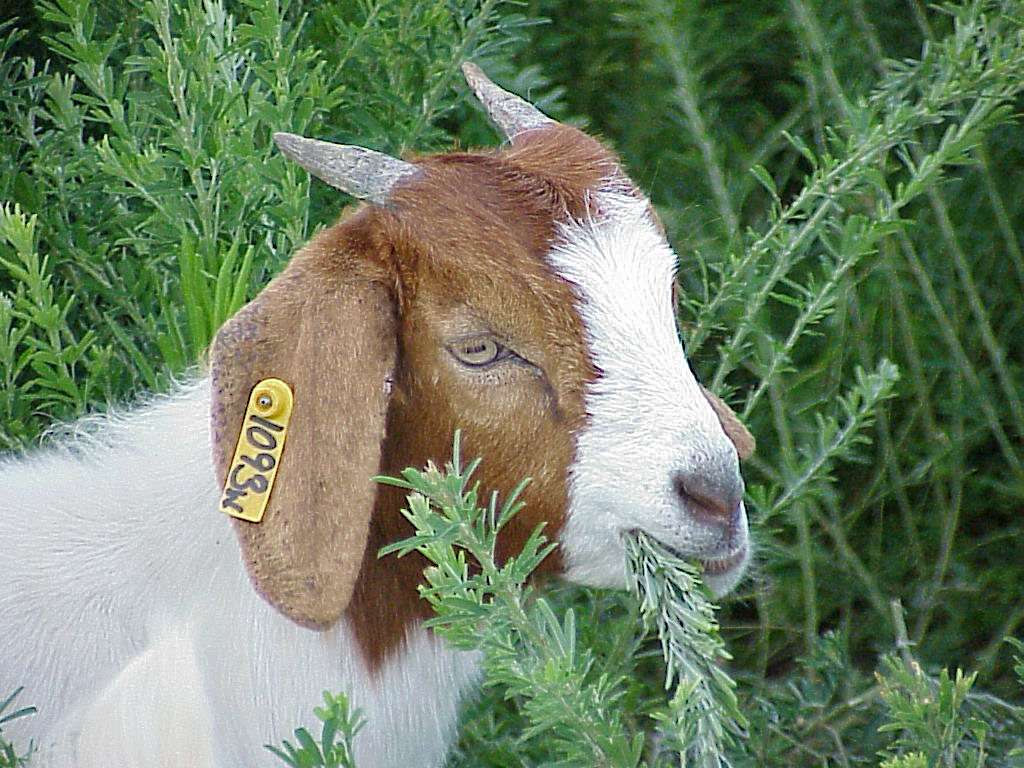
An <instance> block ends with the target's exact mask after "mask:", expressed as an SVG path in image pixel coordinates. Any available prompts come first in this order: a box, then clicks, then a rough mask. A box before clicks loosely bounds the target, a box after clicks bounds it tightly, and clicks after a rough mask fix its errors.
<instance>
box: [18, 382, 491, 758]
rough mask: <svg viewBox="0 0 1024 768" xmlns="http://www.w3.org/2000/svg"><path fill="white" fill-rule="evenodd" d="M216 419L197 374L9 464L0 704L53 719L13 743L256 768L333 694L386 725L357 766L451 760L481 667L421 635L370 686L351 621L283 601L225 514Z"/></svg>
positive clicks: (364, 744) (27, 725)
mask: <svg viewBox="0 0 1024 768" xmlns="http://www.w3.org/2000/svg"><path fill="white" fill-rule="evenodd" d="M208 414H209V387H208V383H207V382H206V381H200V382H197V383H194V384H192V385H189V386H187V387H185V388H183V389H182V390H181V391H180V392H178V393H177V394H175V395H173V396H170V397H167V398H162V399H160V400H159V401H157V402H155V403H153V404H152V405H150V406H149V407H147V408H144V409H142V410H140V411H138V412H136V413H134V414H132V415H131V416H130V417H117V416H114V417H110V418H108V419H99V420H97V419H93V420H91V421H89V422H86V423H85V430H84V434H82V435H80V436H79V437H78V438H77V439H76V440H74V441H72V442H70V443H65V444H64V445H62V446H60V447H55V448H49V449H44V450H41V451H39V452H37V453H36V454H35V455H33V456H30V457H27V458H21V459H19V460H17V461H7V462H5V463H3V464H2V465H0V489H2V497H0V520H2V521H3V537H2V546H0V580H2V584H0V587H2V589H0V616H2V617H3V622H4V625H3V629H2V631H0V693H2V694H3V695H6V694H7V693H9V692H11V691H13V690H14V689H15V688H16V687H18V686H20V685H24V686H25V692H24V693H23V694H22V697H21V698H20V699H19V703H24V704H35V705H36V706H38V707H39V710H40V711H39V713H38V714H36V715H32V716H30V717H25V718H20V719H18V720H14V721H12V722H11V723H8V724H6V725H5V726H4V731H5V735H7V736H9V737H10V738H13V739H14V740H15V741H16V743H18V744H21V745H26V744H27V742H28V739H29V738H31V739H33V740H35V742H36V743H37V744H38V746H39V747H40V752H39V755H38V758H37V759H36V761H35V763H34V764H35V765H39V766H45V768H157V767H159V768H172V766H173V767H174V768H180V767H181V766H189V767H190V768H213V767H214V766H221V767H223V768H235V767H236V766H238V767H242V766H245V767H246V768H255V766H258V765H272V764H275V763H276V762H278V761H277V759H276V758H274V757H273V756H271V755H270V754H269V753H268V752H266V750H264V748H263V746H262V745H264V744H267V743H272V744H280V743H281V740H282V739H284V738H288V739H289V740H292V741H294V737H293V734H292V732H293V730H294V729H295V728H296V727H298V726H305V727H307V728H309V729H310V731H311V732H313V733H318V732H319V722H318V721H316V720H315V718H314V716H313V715H312V712H311V710H312V707H314V706H316V705H318V704H320V703H321V692H322V691H323V690H331V691H333V692H345V693H349V694H351V696H352V699H353V702H352V703H353V705H354V706H358V707H361V708H362V709H363V712H364V715H365V717H366V718H367V719H368V721H369V722H371V723H373V725H374V727H373V728H366V729H364V731H363V733H362V735H361V736H360V737H359V738H358V739H357V748H356V757H357V761H358V765H360V766H362V767H363V768H372V767H373V766H392V765H394V766H402V768H434V767H435V766H438V765H440V764H442V763H443V762H444V757H445V755H446V754H447V751H448V748H449V744H450V742H451V740H452V737H453V735H454V729H455V721H456V714H457V708H458V703H459V700H460V698H461V697H462V695H463V693H464V692H465V691H466V690H467V689H468V688H469V687H470V686H471V685H472V684H473V682H474V681H475V679H476V677H477V674H478V673H477V667H478V665H477V663H476V659H475V658H474V655H473V654H467V653H465V652H459V651H452V650H448V649H446V648H444V647H443V646H442V645H441V644H440V642H439V641H437V640H436V639H435V638H433V637H432V636H430V635H428V634H427V633H426V632H425V631H423V630H422V629H417V630H414V631H413V632H412V633H411V635H410V637H409V638H408V641H409V642H408V645H407V647H406V648H405V649H404V650H403V651H401V652H399V653H398V654H396V655H395V657H394V658H392V659H391V660H390V661H389V662H388V663H387V665H386V666H385V667H384V668H383V670H381V671H380V672H379V677H377V678H375V679H371V678H370V676H369V675H368V674H367V671H366V669H365V668H364V667H363V664H362V662H361V661H360V658H359V656H358V654H357V653H355V651H354V648H355V646H354V643H353V640H352V638H351V637H350V634H349V630H348V629H347V628H346V626H345V625H344V624H340V625H338V626H337V627H335V628H333V629H332V630H330V631H327V632H314V631H310V630H306V629H303V628H301V627H299V626H297V625H296V624H294V623H292V622H291V621H289V620H288V619H286V618H284V617H283V616H281V615H280V614H278V613H277V612H276V611H274V610H273V609H272V608H271V607H270V606H269V605H267V604H266V603H265V602H264V601H263V600H262V599H261V598H260V597H259V596H258V595H257V594H256V593H255V592H254V591H253V589H252V588H251V586H250V585H249V583H248V579H247V576H246V574H245V572H244V568H243V565H242V562H241V558H240V556H239V552H238V546H237V544H236V542H235V537H234V534H233V532H232V530H231V525H230V521H229V519H228V518H227V517H225V516H224V515H221V514H219V513H218V512H217V511H216V509H217V498H218V489H217V488H216V486H215V484H214V482H213V472H212V469H211V466H210V458H209V456H210V445H209V437H208ZM12 630H16V631H12ZM55 653H59V654H60V655H59V657H54V654H55Z"/></svg>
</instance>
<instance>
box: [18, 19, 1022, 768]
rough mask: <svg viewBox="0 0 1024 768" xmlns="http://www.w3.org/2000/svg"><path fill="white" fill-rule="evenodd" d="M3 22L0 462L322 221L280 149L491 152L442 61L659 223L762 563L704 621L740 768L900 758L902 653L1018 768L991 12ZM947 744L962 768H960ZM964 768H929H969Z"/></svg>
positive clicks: (271, 269)
mask: <svg viewBox="0 0 1024 768" xmlns="http://www.w3.org/2000/svg"><path fill="white" fill-rule="evenodd" d="M982 11H984V15H983V16H982V15H979V14H981V12H982ZM3 13H4V14H5V17H4V18H5V19H6V25H5V26H4V28H3V32H2V35H0V37H2V38H3V43H2V51H3V53H2V58H0V94H2V98H0V204H2V205H3V209H2V213H0V377H2V380H0V381H2V383H0V445H2V446H3V447H5V448H9V449H15V448H20V447H23V446H26V445H31V444H32V443H34V442H35V441H36V439H37V435H38V434H39V433H40V432H41V431H42V430H44V429H46V428H47V427H49V426H50V425H52V424H54V423H56V422H59V421H60V420H65V419H68V418H70V417H73V416H75V415H76V414H79V413H81V412H83V411H84V410H86V409H88V408H95V407H103V406H105V405H106V404H108V403H112V402H121V401H123V400H125V399H126V398H129V397H131V396H133V395H135V394H137V393H139V392H142V391H146V390H153V389H165V388H167V387H168V386H169V385H170V383H171V381H172V379H173V378H174V377H175V376H180V375H182V374H183V373H184V372H186V371H187V370H189V368H190V367H192V366H195V365H197V364H201V362H202V356H203V350H204V348H205V345H206V343H207V342H208V340H209V338H210V335H211V333H212V332H213V331H214V330H215V329H216V327H217V325H218V324H219V323H220V322H221V321H222V320H223V319H224V318H225V317H227V316H229V315H230V314H231V312H233V311H234V309H236V308H237V307H238V306H239V305H240V304H241V303H242V302H243V301H244V300H246V299H247V298H248V297H251V296H252V295H254V293H255V292H256V291H258V289H259V287H260V286H261V285H263V284H264V283H265V282H266V280H267V279H268V278H269V276H271V275H272V274H274V273H276V271H277V270H278V269H280V267H281V266H282V265H283V263H284V261H285V260H286V259H287V257H288V255H289V253H290V252H291V251H293V250H294V249H295V248H296V247H297V246H298V245H299V244H301V243H302V242H303V241H304V240H305V239H306V237H307V236H308V235H309V233H310V232H311V231H312V230H313V229H315V228H316V227H319V226H322V225H324V224H325V223H329V222H330V221H331V220H332V219H333V218H334V217H335V216H336V213H337V209H338V196H337V194H335V193H334V192H333V191H328V190H325V189H324V188H323V185H319V184H313V185H311V184H310V183H309V181H308V179H307V178H306V176H305V174H304V173H302V172H300V171H299V170H298V169H296V168H294V167H291V166H289V165H288V164H287V163H286V162H285V161H284V160H283V159H282V158H281V157H280V156H279V155H278V154H277V153H275V152H274V151H273V149H272V147H271V142H270V134H271V133H272V132H273V131H276V130H290V131H293V132H296V133H303V134H306V135H313V136H318V137H322V138H326V139H332V140H336V141H342V142H349V143H356V144H361V145H364V146H369V147H373V148H377V149H382V150H386V151H390V152H393V153H401V152H410V153H417V152H427V151H433V150H437V149H445V148H450V147H453V146H456V145H468V146H476V145H493V144H494V143H496V139H495V138H494V135H493V133H492V132H491V130H490V128H489V127H488V126H487V124H486V122H485V121H484V119H483V118H482V116H481V115H480V113H479V111H478V110H477V109H476V108H475V106H474V105H473V104H472V103H471V101H469V100H468V99H467V98H466V89H465V87H464V86H463V85H462V84H461V82H460V79H459V77H458V76H457V67H458V64H459V62H461V61H462V60H465V59H467V58H471V59H474V60H476V61H478V62H479V63H481V64H482V65H483V66H484V67H485V69H486V70H487V71H488V72H489V73H490V74H491V75H492V76H493V77H494V78H495V79H496V80H497V81H498V82H500V83H502V84H503V85H505V86H506V87H508V88H510V89H511V90H514V91H516V92H519V93H522V94H524V95H526V96H528V97H529V98H531V99H532V100H533V101H535V102H536V103H538V105H539V106H541V107H542V108H543V109H545V110H546V111H548V112H549V113H550V114H552V115H553V116H554V117H557V118H559V119H563V120H569V121H571V122H574V123H576V124H579V125H581V126H583V127H585V128H587V129H588V130H591V131H593V132H597V133H599V134H600V135H602V136H603V137H604V138H605V139H606V140H607V141H608V142H609V143H610V144H611V145H612V146H614V147H615V148H616V149H617V150H618V151H619V152H620V153H621V155H622V156H623V158H624V160H625V162H626V164H627V166H628V168H629V169H630V171H631V173H632V175H633V176H634V178H636V179H637V181H638V182H639V183H640V184H641V186H642V187H644V188H645V189H647V190H649V191H650V192H651V194H652V198H653V200H654V202H655V204H656V207H657V209H658V212H659V214H660V215H661V216H662V218H663V221H664V222H665V224H666V227H667V229H668V232H669V236H670V239H671V240H672V242H673V244H674V245H675V247H676V250H677V252H678V253H679V254H680V256H681V274H680V285H681V288H682V289H683V290H682V291H681V292H680V293H681V296H682V298H681V302H680V320H681V323H682V327H683V336H684V339H685V341H686V343H687V349H688V352H689V354H690V356H691V359H692V361H693V365H694V368H695V370H696V371H697V373H698V375H699V376H700V377H701V378H702V379H703V380H704V381H705V382H706V383H709V384H710V385H711V387H712V388H713V389H715V390H716V391H719V392H720V393H722V394H723V395H724V396H726V397H727V399H728V400H729V401H730V402H731V403H732V404H733V405H734V407H735V408H736V409H737V411H739V412H740V413H741V414H742V415H743V416H744V418H745V419H746V420H747V422H748V424H749V426H750V427H751V429H752V431H753V432H754V433H755V434H756V436H757V438H758V441H759V452H758V455H757V457H756V458H755V459H754V460H753V461H752V462H750V464H749V465H748V466H747V467H746V477H747V481H748V488H749V495H748V504H749V506H750V508H751V512H752V517H753V521H754V523H755V528H756V536H757V540H758V544H759V554H758V562H757V564H756V567H755V571H754V574H753V576H752V577H751V578H750V579H749V580H747V582H746V583H745V584H744V585H743V586H742V587H741V588H740V590H739V591H738V594H737V595H736V596H735V597H734V598H732V599H730V600H729V601H728V602H727V604H726V605H725V606H724V607H723V610H722V612H721V613H720V620H721V622H722V624H723V632H724V634H725V637H726V640H727V644H728V646H729V648H730V649H731V651H732V653H733V655H734V657H735V659H734V661H733V662H732V664H731V667H730V669H731V671H732V672H733V674H734V675H735V676H736V677H738V678H739V680H740V682H741V688H740V694H741V702H745V705H746V706H747V707H748V708H749V710H750V711H751V712H752V713H754V714H756V715H757V716H756V717H754V716H751V726H750V728H751V738H750V742H749V744H747V745H746V746H745V749H746V752H745V754H746V757H745V758H740V757H737V758H735V759H736V760H738V761H740V762H741V763H742V764H751V765H793V764H808V765H810V764H814V765H824V764H828V765H852V764H861V763H867V764H875V763H876V762H877V760H878V759H879V758H878V756H877V754H876V752H877V751H878V750H882V749H885V748H888V749H890V752H891V755H895V756H898V755H903V756H904V757H906V759H907V760H910V759H912V756H913V751H914V749H915V748H917V747H920V742H914V741H913V740H910V741H909V742H908V743H907V744H900V743H898V738H897V736H894V735H893V734H892V733H891V732H889V731H886V732H883V733H879V732H878V731H877V727H878V726H879V725H880V724H883V723H885V722H886V719H885V718H886V716H887V715H886V712H889V715H888V716H889V717H892V713H893V710H892V708H891V706H889V704H887V703H886V702H889V703H890V704H891V698H892V697H889V698H886V697H885V695H884V694H885V692H886V690H887V689H886V684H885V683H884V682H883V683H879V682H878V681H876V680H875V679H874V678H873V677H872V676H871V674H872V672H873V670H875V669H877V668H879V666H880V664H881V662H880V658H881V657H882V655H883V654H885V653H887V652H889V651H891V650H893V649H898V650H900V651H902V652H903V653H904V654H909V653H910V652H911V649H912V653H913V656H914V658H915V659H916V660H917V662H919V663H920V665H921V666H922V667H923V669H924V670H926V671H927V672H929V673H937V672H938V670H939V669H942V668H951V667H961V668H964V669H969V670H976V671H977V673H978V678H977V681H976V682H975V685H974V691H981V690H984V691H986V692H987V693H986V694H984V696H982V695H981V694H978V695H977V696H976V697H975V698H973V699H971V698H968V699H967V704H965V705H964V706H965V707H967V708H968V709H969V708H970V707H973V706H977V707H982V706H983V705H984V706H987V707H989V709H986V710H985V712H986V715H985V717H986V718H987V720H988V721H989V722H990V723H991V731H990V733H989V734H988V737H987V738H988V740H989V741H988V742H987V743H988V744H990V745H992V748H991V752H990V753H989V754H987V755H985V758H984V759H986V760H988V761H990V763H989V764H992V765H1013V764H1018V765H1019V764H1021V763H1020V762H1017V763H1014V761H1015V760H1017V761H1019V760H1020V759H1021V758H1020V757H1019V756H1013V754H1012V753H1011V750H1012V749H1014V748H1019V747H1020V746H1021V743H1022V739H1024V737H1022V736H1021V733H1022V731H1024V728H1020V724H1021V723H1022V722H1024V720H1022V719H1021V709H1020V706H1021V704H1022V701H1024V697H1022V695H1021V693H1022V692H1021V688H1020V685H1019V682H1018V680H1017V677H1016V676H1015V674H1014V672H1013V670H1012V666H1013V662H1012V659H1011V654H1010V652H1009V651H1010V649H1009V648H1008V647H1007V646H1006V645H1005V644H1004V643H1003V639H1004V638H1005V637H1007V636H1017V637H1021V636H1024V632H1022V624H1024V536H1022V535H1021V534H1022V527H1024V515H1022V514H1021V512H1022V511H1024V470H1022V465H1024V439H1022V438H1024V405H1022V394H1021V393H1022V391H1024V387H1022V381H1024V371H1022V360H1024V355H1022V353H1024V349H1022V347H1024V332H1022V328H1024V300H1022V295H1024V256H1022V251H1021V243H1020V239H1021V235H1020V233H1021V224H1022V217H1024V195H1022V193H1021V190H1022V189H1024V184H1022V183H1021V175H1022V171H1024V154H1022V152H1021V149H1020V148H1021V146H1024V130H1022V129H1021V127H1020V126H1019V125H1018V124H1017V121H1016V120H1015V119H1014V118H1013V116H1014V112H1015V111H1016V110H1018V109H1019V106H1020V102H1019V97H1018V93H1019V90H1020V89H1021V87H1022V85H1024V38H1022V26H1021V25H1022V23H1024V9H1022V7H1021V5H1020V4H1019V3H1015V2H1009V1H1007V2H1002V3H997V2H979V3H957V4H950V5H946V6H942V7H938V8H937V7H932V6H926V5H924V4H922V3H919V2H916V0H906V1H905V2H892V1H891V0H889V1H883V0H843V2H825V1H824V0H788V2H786V3H768V2H762V1H761V0H745V1H740V0H719V1H717V2H699V1H698V0H594V1H592V2H586V3H579V2H572V1H571V0H530V1H529V2H524V3H516V2H499V0H428V1H426V2H401V1H399V0H393V1H391V2H385V1H384V0H336V1H335V2H320V3H315V4H314V3H304V2H300V0H187V1H183V2H180V3H171V2H169V0H112V1H111V2H105V3H91V2H88V0H38V1H37V2H34V3H33V2H29V1H28V0H21V2H20V3H18V2H15V3H8V4H6V5H5V6H4V10H3ZM555 598H556V599H557V600H559V601H561V604H562V605H572V606H575V607H576V609H577V610H578V611H579V612H580V615H579V617H578V620H579V621H580V622H581V624H582V626H583V629H581V632H580V636H581V642H583V643H591V644H593V645H596V646H600V645H601V644H605V645H608V644H614V642H618V641H621V644H626V645H628V643H626V642H625V641H624V640H622V637H621V636H620V635H616V633H615V631H612V632H608V630H607V627H609V626H612V627H615V626H618V625H617V624H615V621H617V620H619V619H622V616H621V614H622V613H623V611H624V610H625V609H624V608H623V607H622V605H621V602H620V601H619V599H618V598H616V597H615V596H610V595H604V594H599V593H589V592H580V591H578V590H569V589H565V588H561V589H560V590H557V591H556V596H555ZM896 600H898V601H899V607H897V606H896V605H895V604H894V601H896ZM588 620H589V621H590V622H591V623H590V624H587V621H588ZM622 620H623V621H625V619H622ZM588 626H589V627H590V630H589V631H588V630H587V629H586V627H588ZM597 627H602V631H600V632H599V631H598V630H597V629H596V628H597ZM602 633H603V634H602ZM616 638H617V640H616ZM633 651H635V652H636V653H640V654H641V655H642V653H643V650H642V649H632V650H631V653H632V652H633ZM905 660H909V657H907V658H906V659H905ZM883 668H884V666H883ZM633 671H636V670H633ZM655 677H656V676H655ZM886 679H889V680H890V681H891V680H892V679H894V678H893V676H892V675H890V676H889V677H888V678H886ZM904 682H905V683H906V685H908V686H911V687H912V681H909V682H908V681H904ZM918 693H919V694H920V696H923V697H925V698H927V691H925V692H923V693H922V692H921V691H919V692H918ZM5 694H6V692H2V691H0V695H5ZM992 697H998V699H996V698H992ZM912 698H913V697H912ZM500 699H501V697H500V696H498V695H493V696H489V697H488V696H485V697H484V698H483V699H482V700H481V702H480V703H479V704H478V706H477V710H476V712H475V714H474V715H473V720H472V722H471V723H470V725H469V726H468V728H467V736H466V738H467V740H469V741H467V744H469V745H472V744H473V742H472V739H473V738H479V739H485V740H487V741H488V742H489V743H491V744H496V745H500V744H502V743H506V742H503V741H502V738H504V737H503V736H502V735H501V734H503V733H504V734H506V735H507V733H508V731H509V730H510V729H511V728H512V727H513V725H512V724H513V723H514V720H511V719H510V718H512V717H514V715H513V714H512V713H511V712H510V710H509V708H508V705H507V704H506V703H504V702H502V701H501V700H500ZM994 702H999V703H994ZM33 703H35V704H43V703H40V702H33ZM314 703H315V702H311V706H312V705H313V704H314ZM887 706H889V708H888V709H887ZM897 720H898V718H897ZM910 730H911V729H910V726H909V725H907V724H906V723H904V728H903V730H901V731H899V733H902V734H904V735H905V734H907V733H910ZM964 739H965V740H966V741H965V742H964V743H967V742H971V749H970V751H969V754H970V756H971V759H972V760H973V759H975V757H976V755H977V754H979V753H978V752H977V747H978V743H977V741H978V739H977V737H976V736H973V735H970V734H967V735H965V736H964ZM972 740H973V741H972ZM508 743H511V742H508ZM915 744H916V747H915ZM985 748H987V747H983V751H984V749H985ZM466 754H476V755H477V757H476V762H475V763H470V762H465V763H464V764H466V765H469V764H476V765H489V764H494V765H500V764H503V763H502V762H501V760H503V759H507V758H508V756H507V755H505V756H504V757H503V756H502V754H501V751H500V747H494V753H493V756H492V757H490V758H488V757H487V756H486V755H484V756H480V755H482V754H483V753H482V752H480V750H479V749H478V750H477V751H476V752H475V753H474V752H473V751H472V749H471V747H469V746H467V748H466ZM956 754H958V755H959V756H955V755H954V757H950V758H949V759H950V760H953V761H954V762H949V763H941V764H950V765H952V764H960V763H959V762H958V761H961V760H963V761H965V762H964V763H963V764H968V763H967V762H966V760H967V759H968V758H967V755H968V752H967V751H965V752H963V753H962V754H960V753H956ZM908 755H909V756H910V757H907V756H908ZM457 759H460V760H463V761H465V760H468V758H465V757H463V758H457ZM489 759H490V760H493V762H487V760H489ZM743 759H746V760H747V761H748V762H746V763H743ZM936 759H938V758H936ZM976 759H978V760H981V759H982V758H976ZM892 764H893V765H895V763H892ZM901 764H903V763H901ZM905 764H906V765H911V764H912V763H911V762H906V763H905ZM936 764H939V763H936ZM972 764H973V763H972ZM979 764H980V763H979Z"/></svg>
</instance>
